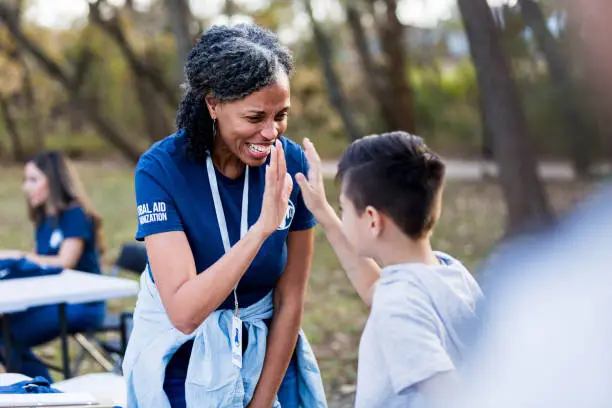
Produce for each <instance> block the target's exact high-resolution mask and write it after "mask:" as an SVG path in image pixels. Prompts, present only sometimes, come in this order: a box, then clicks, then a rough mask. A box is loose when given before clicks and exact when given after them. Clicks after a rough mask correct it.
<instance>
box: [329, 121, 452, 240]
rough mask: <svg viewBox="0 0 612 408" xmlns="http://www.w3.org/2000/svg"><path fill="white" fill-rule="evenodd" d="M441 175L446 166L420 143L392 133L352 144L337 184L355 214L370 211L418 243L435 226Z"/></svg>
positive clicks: (369, 137)
mask: <svg viewBox="0 0 612 408" xmlns="http://www.w3.org/2000/svg"><path fill="white" fill-rule="evenodd" d="M444 172H445V166H444V163H442V161H441V160H440V158H439V157H438V156H437V155H436V154H435V153H434V152H433V151H431V150H430V149H429V148H428V147H427V145H425V142H424V141H423V139H422V138H420V137H418V136H414V135H411V134H408V133H406V132H401V131H396V132H390V133H383V134H381V135H372V136H366V137H364V138H362V139H359V140H357V141H356V142H354V143H352V144H351V145H350V146H349V147H348V148H347V149H346V151H345V152H344V154H343V155H342V158H341V159H340V163H339V165H338V174H337V176H336V178H337V180H339V181H341V182H342V184H343V187H344V188H343V190H344V191H343V192H344V195H345V197H347V198H348V199H350V200H351V202H352V203H353V205H354V206H355V209H356V210H357V211H358V212H359V213H363V211H364V210H365V209H366V207H367V206H372V207H374V208H376V209H377V210H379V211H381V212H382V213H384V214H386V215H387V216H388V217H390V218H391V219H393V221H394V222H395V224H396V225H397V226H398V227H399V228H400V229H401V230H402V231H403V232H404V233H405V234H406V235H408V236H409V237H411V238H412V239H419V238H422V237H423V236H424V235H425V234H427V232H429V231H430V230H431V229H432V228H433V226H434V224H435V222H436V219H435V217H436V214H435V200H436V196H437V194H438V192H439V191H440V188H441V187H442V183H443V181H444Z"/></svg>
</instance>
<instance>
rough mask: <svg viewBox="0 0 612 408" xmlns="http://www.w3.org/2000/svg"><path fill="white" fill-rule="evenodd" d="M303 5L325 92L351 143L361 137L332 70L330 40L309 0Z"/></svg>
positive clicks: (335, 74)
mask: <svg viewBox="0 0 612 408" xmlns="http://www.w3.org/2000/svg"><path fill="white" fill-rule="evenodd" d="M304 5H305V7H306V11H307V14H308V17H309V19H310V24H311V25H312V32H313V35H314V41H315V44H316V47H317V51H318V53H319V56H320V58H321V64H322V68H323V75H324V76H325V82H326V83H327V91H328V95H329V99H330V102H331V104H332V106H333V107H334V108H335V109H336V111H338V114H339V115H340V119H341V120H342V124H343V125H344V129H345V131H346V133H347V136H348V137H349V139H350V140H351V141H353V140H357V139H359V138H360V137H361V136H362V135H361V132H360V131H359V128H358V126H357V122H356V121H355V116H354V115H353V112H352V111H351V108H350V105H349V103H348V101H347V100H346V97H345V96H344V92H342V86H341V83H340V79H339V77H338V74H337V73H336V71H335V69H334V64H333V53H332V50H331V46H330V40H329V39H328V38H326V36H325V33H324V32H323V30H322V28H321V27H320V26H319V23H318V22H317V21H316V20H315V18H314V16H313V14H312V7H311V4H310V1H309V0H304Z"/></svg>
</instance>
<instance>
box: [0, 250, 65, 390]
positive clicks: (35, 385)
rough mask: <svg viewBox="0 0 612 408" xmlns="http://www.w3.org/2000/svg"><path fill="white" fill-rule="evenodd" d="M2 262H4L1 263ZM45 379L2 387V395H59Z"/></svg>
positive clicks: (39, 378) (35, 379)
mask: <svg viewBox="0 0 612 408" xmlns="http://www.w3.org/2000/svg"><path fill="white" fill-rule="evenodd" d="M0 262H2V261H0ZM58 393H61V391H59V390H56V389H55V388H53V387H51V385H50V384H49V381H47V379H46V378H44V377H35V378H32V379H30V380H25V381H20V382H18V383H15V384H12V385H5V386H0V394H58Z"/></svg>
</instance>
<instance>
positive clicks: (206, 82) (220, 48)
mask: <svg viewBox="0 0 612 408" xmlns="http://www.w3.org/2000/svg"><path fill="white" fill-rule="evenodd" d="M280 70H283V71H284V72H285V73H286V74H287V75H288V76H290V75H291V73H292V72H293V57H292V56H291V52H290V51H289V50H288V49H287V48H286V47H284V46H283V45H281V44H280V42H279V41H278V38H277V36H276V35H275V34H274V33H272V32H271V31H269V30H266V29H264V28H262V27H260V26H258V25H256V24H238V25H235V26H213V27H211V28H210V29H208V30H207V31H205V32H204V34H203V35H202V37H201V38H200V40H199V41H198V43H197V44H196V45H195V46H194V47H193V49H192V50H191V52H190V53H189V55H188V56H187V61H186V63H185V78H186V82H185V84H184V88H185V95H184V96H183V100H182V101H181V103H180V105H179V109H178V113H177V117H176V127H177V129H178V130H179V131H183V132H184V133H185V137H186V138H187V152H188V154H189V155H190V156H191V157H192V158H194V159H196V160H205V159H206V154H207V152H208V151H209V149H210V148H211V147H212V141H213V132H212V118H211V117H210V113H209V112H208V109H206V104H205V98H206V96H208V95H211V96H213V97H214V98H215V99H217V100H219V101H222V102H229V101H235V100H239V99H243V98H245V97H246V96H248V95H250V94H252V93H253V92H256V91H258V90H260V89H262V88H264V87H266V86H268V85H270V84H272V83H274V82H275V81H276V79H277V77H278V73H279V71H280Z"/></svg>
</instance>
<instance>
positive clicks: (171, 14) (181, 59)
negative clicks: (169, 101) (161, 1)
mask: <svg viewBox="0 0 612 408" xmlns="http://www.w3.org/2000/svg"><path fill="white" fill-rule="evenodd" d="M165 4H166V11H167V12H168V20H169V22H170V27H171V29H172V32H173V34H174V39H175V41H176V54H177V61H176V62H177V68H176V82H177V83H181V82H183V80H184V78H183V77H184V74H183V69H184V65H185V61H187V55H189V52H190V51H191V48H192V47H193V39H192V37H191V32H190V27H191V25H192V24H193V16H192V14H191V10H190V9H189V2H188V0H165Z"/></svg>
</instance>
